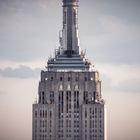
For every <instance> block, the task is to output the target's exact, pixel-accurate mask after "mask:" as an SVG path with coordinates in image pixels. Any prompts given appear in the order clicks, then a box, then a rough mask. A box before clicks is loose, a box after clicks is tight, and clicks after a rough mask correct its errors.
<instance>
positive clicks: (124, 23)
mask: <svg viewBox="0 0 140 140" xmlns="http://www.w3.org/2000/svg"><path fill="white" fill-rule="evenodd" d="M139 7H140V2H139V1H138V0H133V1H130V0H127V1H125V0H118V1H114V0H107V1H104V0H86V1H85V0H81V1H80V8H79V15H80V17H79V20H80V22H79V25H80V26H79V28H80V40H81V47H82V48H83V49H85V48H86V49H87V56H88V57H89V58H91V59H92V60H93V59H94V60H95V62H101V63H127V64H129V63H131V64H132V63H140V57H139V53H138V52H140V48H139V45H140V41H139V40H140V33H139V32H138V31H139V30H140V15H139V13H140V8H139ZM115 23H116V24H115ZM61 24H62V8H61V1H57V0H53V1H50V0H11V1H10V0H1V1H0V50H1V51H0V59H1V60H12V61H30V60H35V59H41V58H43V59H46V58H48V56H49V55H50V53H51V52H53V48H55V47H58V32H59V30H60V29H61V28H62V26H61ZM112 26H113V27H112ZM112 28H113V30H112ZM115 28H119V29H118V30H122V31H123V33H122V32H121V31H120V32H119V33H116V30H117V29H116V30H115Z"/></svg>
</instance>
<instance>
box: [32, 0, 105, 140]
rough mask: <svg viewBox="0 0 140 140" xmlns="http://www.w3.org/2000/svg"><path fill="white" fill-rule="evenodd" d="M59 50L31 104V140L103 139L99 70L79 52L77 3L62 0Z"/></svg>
mask: <svg viewBox="0 0 140 140" xmlns="http://www.w3.org/2000/svg"><path fill="white" fill-rule="evenodd" d="M59 40H60V47H59V48H58V49H57V50H55V56H54V57H53V58H50V59H49V60H48V62H47V67H46V70H45V71H41V79H40V82H39V89H38V96H39V98H38V102H37V103H35V104H33V130H32V131H33V133H32V134H33V135H32V138H33V140H105V121H104V120H105V110H104V100H103V99H102V96H101V81H100V79H99V73H98V71H95V70H94V68H93V66H92V64H91V63H90V62H89V61H88V60H87V59H86V58H85V53H84V52H83V51H82V50H80V46H79V38H78V0H63V29H62V31H60V34H59Z"/></svg>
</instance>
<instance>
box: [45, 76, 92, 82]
mask: <svg viewBox="0 0 140 140" xmlns="http://www.w3.org/2000/svg"><path fill="white" fill-rule="evenodd" d="M46 79H47V78H46ZM50 80H51V81H53V80H54V77H50ZM59 80H60V81H63V77H60V79H59ZM78 80H79V78H78V77H75V81H78ZM84 80H85V81H87V80H88V78H87V77H84ZM90 80H93V77H91V78H90ZM67 81H71V77H67Z"/></svg>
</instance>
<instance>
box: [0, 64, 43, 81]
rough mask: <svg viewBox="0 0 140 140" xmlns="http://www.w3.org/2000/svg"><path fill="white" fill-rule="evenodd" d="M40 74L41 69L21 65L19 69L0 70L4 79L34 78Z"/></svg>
mask: <svg viewBox="0 0 140 140" xmlns="http://www.w3.org/2000/svg"><path fill="white" fill-rule="evenodd" d="M39 73H40V69H39V68H36V69H31V68H30V67H28V66H24V65H21V66H20V67H19V68H15V69H14V68H11V67H7V68H5V69H0V75H1V76H3V77H11V78H32V77H38V76H39Z"/></svg>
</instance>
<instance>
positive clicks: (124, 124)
mask: <svg viewBox="0 0 140 140" xmlns="http://www.w3.org/2000/svg"><path fill="white" fill-rule="evenodd" d="M61 6H62V2H61V0H0V140H31V135H32V104H33V103H34V101H35V100H36V98H37V93H38V82H39V76H40V71H41V70H42V69H43V70H45V66H46V63H47V59H48V58H49V57H50V56H51V55H53V53H54V49H55V48H58V47H59V37H58V36H59V31H60V30H61V29H62V7H61ZM79 6H80V7H79V19H78V20H79V37H80V47H81V48H82V49H83V50H86V57H87V58H88V59H89V60H90V61H91V62H92V63H93V64H94V65H95V70H98V71H99V72H100V79H101V80H102V96H103V98H104V99H105V101H106V108H107V138H108V140H118V139H119V140H140V133H139V130H140V109H139V107H140V73H139V72H140V55H139V52H140V14H139V13H140V1H139V0H106V1H104V0H79Z"/></svg>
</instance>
